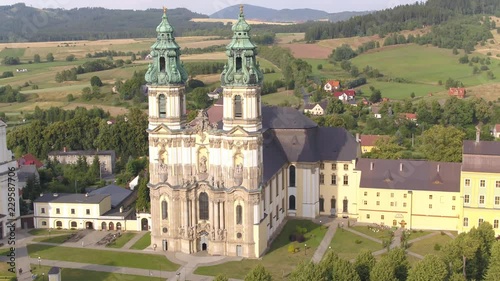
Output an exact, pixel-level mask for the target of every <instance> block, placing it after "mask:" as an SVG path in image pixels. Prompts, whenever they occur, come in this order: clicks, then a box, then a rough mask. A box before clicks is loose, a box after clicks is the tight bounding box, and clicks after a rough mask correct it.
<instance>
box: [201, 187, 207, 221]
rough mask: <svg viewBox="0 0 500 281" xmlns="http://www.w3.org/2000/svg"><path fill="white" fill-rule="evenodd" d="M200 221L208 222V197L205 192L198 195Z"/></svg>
mask: <svg viewBox="0 0 500 281" xmlns="http://www.w3.org/2000/svg"><path fill="white" fill-rule="evenodd" d="M199 205H200V220H208V195H207V194H206V193H205V192H202V193H200V197H199Z"/></svg>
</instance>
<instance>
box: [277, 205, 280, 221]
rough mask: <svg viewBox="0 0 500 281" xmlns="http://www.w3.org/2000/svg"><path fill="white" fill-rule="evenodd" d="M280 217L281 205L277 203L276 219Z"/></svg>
mask: <svg viewBox="0 0 500 281" xmlns="http://www.w3.org/2000/svg"><path fill="white" fill-rule="evenodd" d="M279 219H280V212H279V206H278V205H276V220H279Z"/></svg>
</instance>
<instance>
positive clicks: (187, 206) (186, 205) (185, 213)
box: [182, 198, 189, 231]
mask: <svg viewBox="0 0 500 281" xmlns="http://www.w3.org/2000/svg"><path fill="white" fill-rule="evenodd" d="M188 200H189V199H188V198H186V199H185V201H184V212H183V214H182V215H183V216H184V221H185V222H186V227H188V226H189V204H188ZM186 231H187V230H186Z"/></svg>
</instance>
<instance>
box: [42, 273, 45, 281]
mask: <svg viewBox="0 0 500 281" xmlns="http://www.w3.org/2000/svg"><path fill="white" fill-rule="evenodd" d="M42 280H43V281H45V272H42Z"/></svg>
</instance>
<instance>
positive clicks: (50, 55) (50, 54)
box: [47, 53, 54, 62]
mask: <svg viewBox="0 0 500 281" xmlns="http://www.w3.org/2000/svg"><path fill="white" fill-rule="evenodd" d="M47 61H48V62H53V61H54V55H53V54H52V53H48V54H47Z"/></svg>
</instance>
